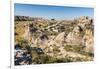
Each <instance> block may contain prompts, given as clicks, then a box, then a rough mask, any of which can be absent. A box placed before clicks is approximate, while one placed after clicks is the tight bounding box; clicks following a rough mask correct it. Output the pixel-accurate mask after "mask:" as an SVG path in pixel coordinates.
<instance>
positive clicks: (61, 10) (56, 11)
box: [14, 3, 94, 19]
mask: <svg viewBox="0 0 100 69" xmlns="http://www.w3.org/2000/svg"><path fill="white" fill-rule="evenodd" d="M14 15H20V16H30V17H43V18H45V19H53V18H54V19H74V18H76V17H80V16H89V17H92V18H93V17H94V9H93V8H85V7H71V6H50V5H34V4H18V3H16V4H15V5H14Z"/></svg>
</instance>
